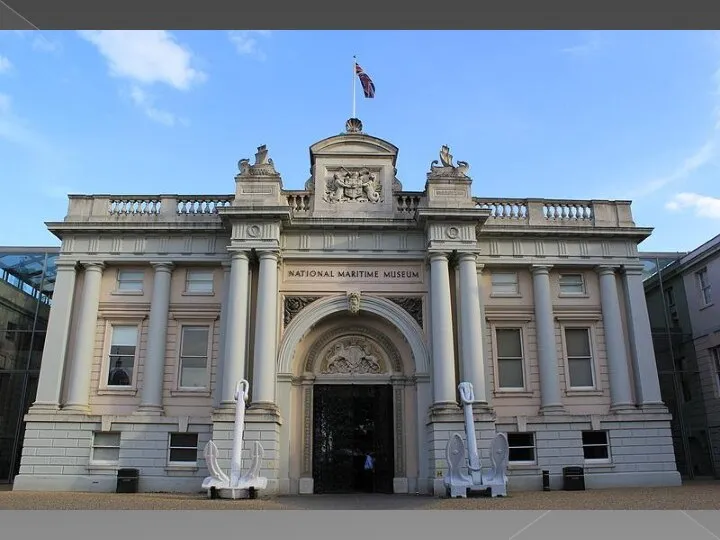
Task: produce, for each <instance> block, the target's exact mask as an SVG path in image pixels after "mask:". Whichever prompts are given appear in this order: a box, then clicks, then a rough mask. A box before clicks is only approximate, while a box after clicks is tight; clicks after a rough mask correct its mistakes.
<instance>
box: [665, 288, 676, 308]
mask: <svg viewBox="0 0 720 540" xmlns="http://www.w3.org/2000/svg"><path fill="white" fill-rule="evenodd" d="M665 303H666V304H667V305H668V307H673V306H674V305H675V290H674V289H673V288H672V287H668V288H667V289H665Z"/></svg>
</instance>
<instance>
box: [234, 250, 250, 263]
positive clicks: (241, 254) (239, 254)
mask: <svg viewBox="0 0 720 540" xmlns="http://www.w3.org/2000/svg"><path fill="white" fill-rule="evenodd" d="M230 259H231V261H235V260H243V259H244V260H246V261H249V260H250V252H249V251H245V250H239V251H231V252H230Z"/></svg>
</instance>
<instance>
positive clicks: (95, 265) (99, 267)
mask: <svg viewBox="0 0 720 540" xmlns="http://www.w3.org/2000/svg"><path fill="white" fill-rule="evenodd" d="M80 264H82V266H83V268H84V269H85V271H86V272H89V271H91V270H92V271H93V272H102V271H103V270H104V268H105V263H104V262H102V261H88V262H84V263H80Z"/></svg>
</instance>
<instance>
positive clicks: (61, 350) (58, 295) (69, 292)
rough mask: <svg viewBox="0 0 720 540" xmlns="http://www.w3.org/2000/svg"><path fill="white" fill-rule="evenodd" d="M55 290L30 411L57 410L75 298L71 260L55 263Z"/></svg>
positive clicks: (75, 264)
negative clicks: (33, 400)
mask: <svg viewBox="0 0 720 540" xmlns="http://www.w3.org/2000/svg"><path fill="white" fill-rule="evenodd" d="M55 267H56V268H57V274H56V276H55V291H54V292H53V298H52V307H51V308H50V317H49V319H48V326H47V331H46V333H45V347H44V348H43V354H42V361H41V363H40V378H39V380H38V386H37V393H36V395H35V402H34V403H33V405H32V410H38V412H39V411H40V410H57V409H59V408H60V394H61V391H62V380H63V374H64V372H65V358H66V353H67V343H68V333H69V331H70V317H71V316H72V305H73V298H74V296H75V276H76V272H77V270H76V267H77V263H76V262H75V261H62V260H58V261H57V262H56V263H55Z"/></svg>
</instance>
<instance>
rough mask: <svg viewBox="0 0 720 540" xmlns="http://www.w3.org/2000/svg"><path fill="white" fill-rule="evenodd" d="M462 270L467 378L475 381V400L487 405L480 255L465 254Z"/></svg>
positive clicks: (462, 306) (462, 258) (461, 324)
mask: <svg viewBox="0 0 720 540" xmlns="http://www.w3.org/2000/svg"><path fill="white" fill-rule="evenodd" d="M458 267H459V269H460V272H459V274H460V275H459V277H460V296H461V298H462V302H461V304H460V328H461V329H462V333H461V339H462V370H463V380H465V381H467V382H470V383H472V385H473V391H474V394H475V401H476V402H478V403H481V404H487V396H486V394H487V391H486V387H485V361H484V354H483V334H482V329H483V326H484V325H483V324H482V314H481V312H480V291H479V290H478V275H477V257H476V255H475V254H474V253H461V254H460V256H459V257H458Z"/></svg>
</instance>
